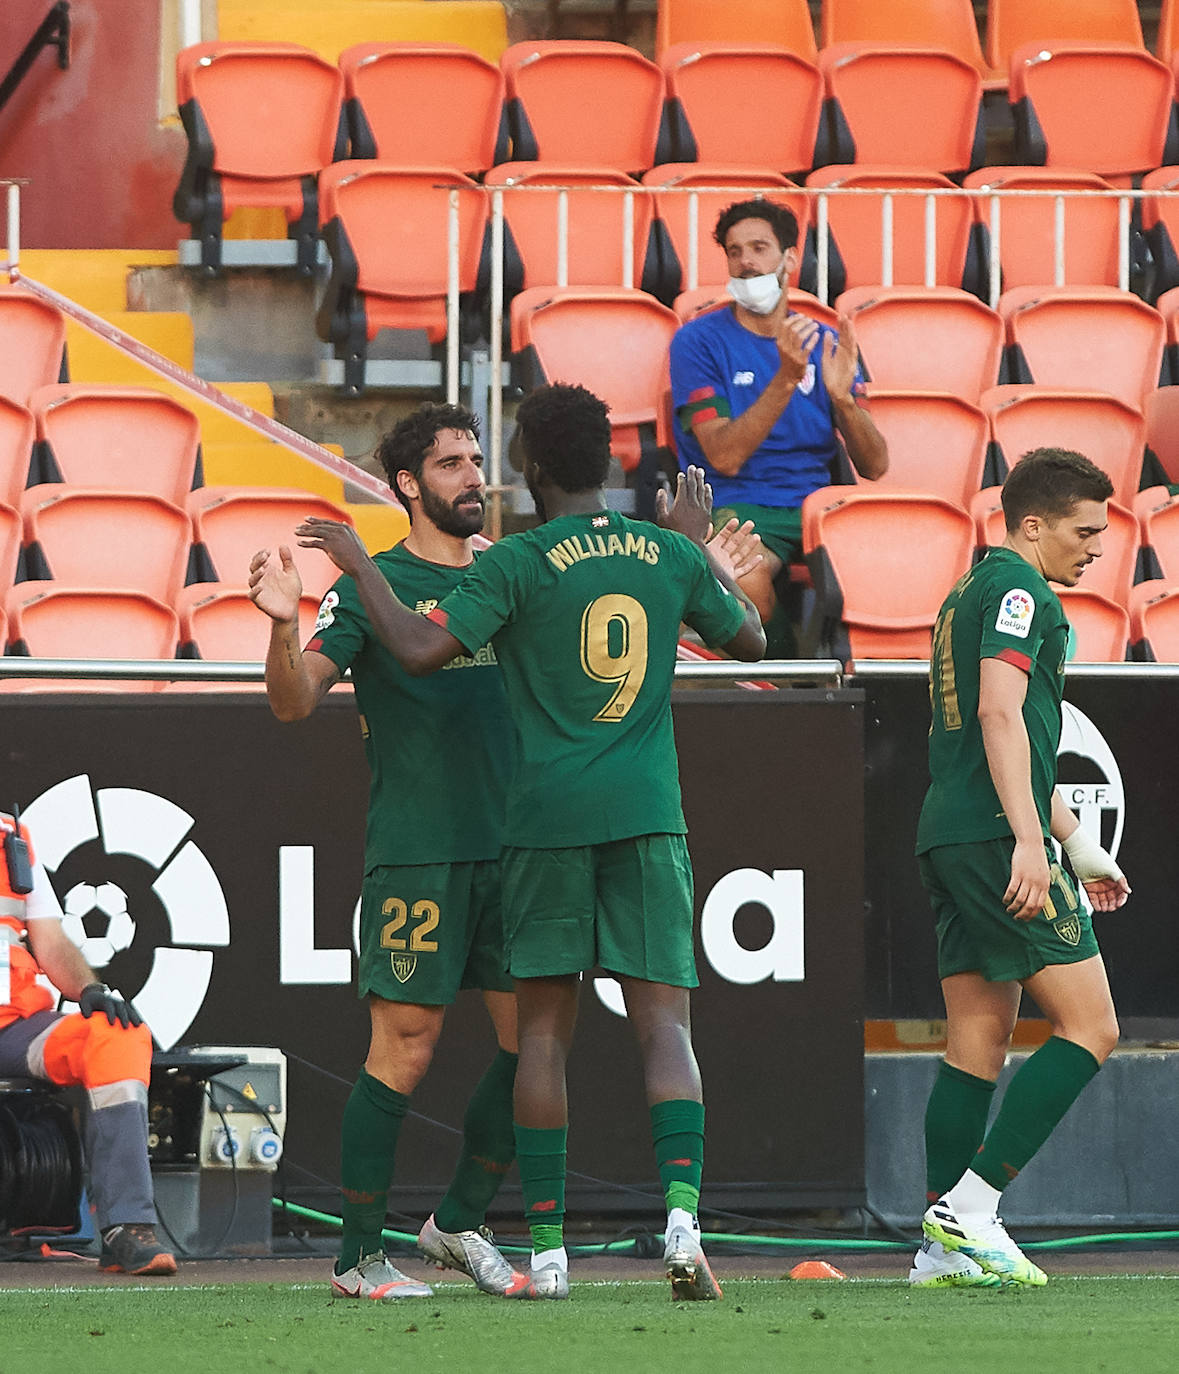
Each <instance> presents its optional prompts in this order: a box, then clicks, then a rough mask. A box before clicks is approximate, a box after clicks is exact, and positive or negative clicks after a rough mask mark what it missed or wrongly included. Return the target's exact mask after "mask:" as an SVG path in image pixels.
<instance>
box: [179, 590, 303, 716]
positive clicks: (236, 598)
mask: <svg viewBox="0 0 1179 1374" xmlns="http://www.w3.org/2000/svg"><path fill="white" fill-rule="evenodd" d="M175 609H176V613H177V615H178V617H179V620H180V652H179V655H178V657H180V658H199V659H205V660H206V661H213V662H219V663H235V662H239V663H262V662H265V659H266V650H267V647H268V645H269V643H270V622H269V621H268V620H267V619H266V617H265V616H264V615H262V614H261V613H260V612H259V610H258V608H257V606H255V605H254V603H253V602H252V601H251V600H250V594H249V592H247V591H245V590H244V589H241V588H236V587H219V586H216V585H209V584H208V583H205V584H203V585H198V586H193V587H185V588H184V590H183V591H181V593H180V595H179V596H178V597H177V598H176V602H175ZM318 611H319V601H318V600H317V599H316V598H315V597H313V596H302V597H300V598H299V642H300V644H306V643H307V641H308V640H309V639H310V638H311V635H312V632H313V630H314V629H315V619H316V615H317V614H318ZM169 690H172V691H185V692H191V691H201V692H242V691H246V692H249V691H259V690H261V684H257V683H248V682H203V681H198V680H193V679H189V680H187V681H179V682H175V683H172V684H170V687H169Z"/></svg>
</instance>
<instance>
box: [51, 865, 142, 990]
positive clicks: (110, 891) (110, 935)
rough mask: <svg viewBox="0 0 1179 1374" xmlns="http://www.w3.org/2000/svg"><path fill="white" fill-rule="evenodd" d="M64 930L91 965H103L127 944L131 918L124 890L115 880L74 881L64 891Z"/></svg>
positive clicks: (132, 925)
mask: <svg viewBox="0 0 1179 1374" xmlns="http://www.w3.org/2000/svg"><path fill="white" fill-rule="evenodd" d="M64 911H65V918H64V920H63V921H62V925H63V927H64V928H65V932H66V934H67V935H68V936H69V937H70V939H71V940H73V942H74V944H76V945H77V946H78V948H79V949H80V950H81V951H82V958H83V959H85V960H86V962H87V963H88V964H89V965H90V967H91V968H93V969H103V968H106V966H107V964H109V963H110V961H111V960H112V959H113V958H114V957H115V955H116V954H118V953H120V952H121V951H122V950H125V949H130V948H131V941H132V940H134V939H135V922H134V921H133V920H132V919H131V913H130V912H129V911H128V910H127V894H126V893H125V892H124V891H123V889H122V888H121V887H120V886H119V885H118V884H117V883H100V884H99V886H98V887H94V886H92V885H91V884H90V883H75V884H74V886H73V887H71V888H70V890H69V891H68V892H67V893H66V899H65V903H64Z"/></svg>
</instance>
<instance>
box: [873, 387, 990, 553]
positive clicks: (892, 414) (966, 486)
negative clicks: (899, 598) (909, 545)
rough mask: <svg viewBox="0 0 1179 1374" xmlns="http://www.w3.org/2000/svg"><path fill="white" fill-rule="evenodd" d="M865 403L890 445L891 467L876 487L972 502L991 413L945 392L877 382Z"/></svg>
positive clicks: (984, 456) (963, 503)
mask: <svg viewBox="0 0 1179 1374" xmlns="http://www.w3.org/2000/svg"><path fill="white" fill-rule="evenodd" d="M867 408H868V411H869V413H870V414H871V416H872V419H873V421H874V422H875V424H876V428H877V429H878V430H879V431H880V433H881V434H882V435H883V436H884V439H885V442H886V443H887V444H888V472H887V473H885V475H884V476H883V477H881V478H879V479H878V480H877V481H875V482H873V483H872V484H871V488H870V489H871V490H872V491H919V492H923V493H927V494H930V495H933V496H938V497H941V498H942V499H944V500H947V501H953V502H955V503H956V504H957V505H959V506H962V507H963V508H965V507H966V506H967V505H968V504H969V502H970V498H971V497H972V496H973V495H974V493H975V492H976V491H978V489H979V487H980V486H981V485H982V481H983V469H984V466H985V464H986V459H987V439H988V429H987V418H986V416H985V415H984V414H983V413H982V411H981V410H979V408H978V407H977V406H975V405H971V404H970V402H969V401H966V400H963V399H962V398H961V397H959V396H952V395H948V394H946V393H942V392H922V391H889V390H885V389H884V388H881V387H878V386H876V385H873V386H871V387H869V388H868V398H867ZM906 539H907V536H906Z"/></svg>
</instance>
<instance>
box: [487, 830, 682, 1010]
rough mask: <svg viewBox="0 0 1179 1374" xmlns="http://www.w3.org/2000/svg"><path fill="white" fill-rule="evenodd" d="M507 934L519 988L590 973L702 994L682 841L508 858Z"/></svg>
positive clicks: (659, 839) (653, 839)
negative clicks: (527, 981) (522, 983)
mask: <svg viewBox="0 0 1179 1374" xmlns="http://www.w3.org/2000/svg"><path fill="white" fill-rule="evenodd" d="M500 868H501V872H502V876H503V903H504V933H505V938H506V942H507V947H508V967H509V968H510V969H511V971H512V974H513V975H514V976H515V977H516V978H545V977H553V976H558V975H561V974H568V973H581V972H583V971H585V970H586V969H592V968H602V969H605V970H606V972H607V973H614V974H621V975H623V976H624V977H628V978H641V979H643V980H644V981H645V982H648V983H667V984H669V985H670V986H672V987H680V988H694V987H696V986H697V984H698V982H699V980H698V979H697V977H696V959H695V952H694V950H693V947H692V864H691V860H690V859H689V857H688V843H687V840H686V839H685V838H684V836H683V835H664V834H660V835H637V836H635V837H634V838H633V839H627V840H612V841H611V842H610V843H608V844H593V845H578V846H575V847H573V848H568V849H514V848H511V847H509V848H507V849H505V850H504V852H503V855H502V857H501V859H500Z"/></svg>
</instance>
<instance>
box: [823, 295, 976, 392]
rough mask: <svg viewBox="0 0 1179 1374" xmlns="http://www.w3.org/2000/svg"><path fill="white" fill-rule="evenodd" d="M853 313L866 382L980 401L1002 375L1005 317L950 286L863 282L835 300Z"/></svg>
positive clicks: (840, 308)
mask: <svg viewBox="0 0 1179 1374" xmlns="http://www.w3.org/2000/svg"><path fill="white" fill-rule="evenodd" d="M835 304H836V308H837V310H838V311H839V312H840V314H846V315H848V316H850V317H851V320H852V322H853V324H854V325H855V331H856V342H857V344H858V345H859V349H860V357H861V359H862V360H863V363H864V366H865V368H866V369H867V374H868V378H869V380H870V381H871V382H872V383H873V384H874V386H877V387H883V388H886V389H887V388H891V389H894V390H898V389H900V390H903V389H909V390H913V391H949V392H953V393H955V394H956V395H958V396H961V397H962V398H963V399H964V400H967V401H971V402H974V401H977V400H978V397H979V395H980V394H981V393H982V392H983V391H984V390H986V388H987V387H990V386H993V385H994V384H995V383H996V382H997V381H998V378H999V364H1000V362H1001V361H1002V356H1003V322H1002V320H1000V318H999V316H998V315H997V314H996V313H995V311H993V310H990V309H988V308H987V307H986V306H985V305H984V304H983V303H982V302H981V301H980V300H979V299H978V297H977V296H972V295H970V293H969V292H966V291H959V290H958V289H956V288H955V287H951V286H928V287H926V286H860V287H855V288H853V289H852V290H851V291H845V292H844V294H843V295H842V296H840V297H839V299H838V300H837V301H836V303H835Z"/></svg>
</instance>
